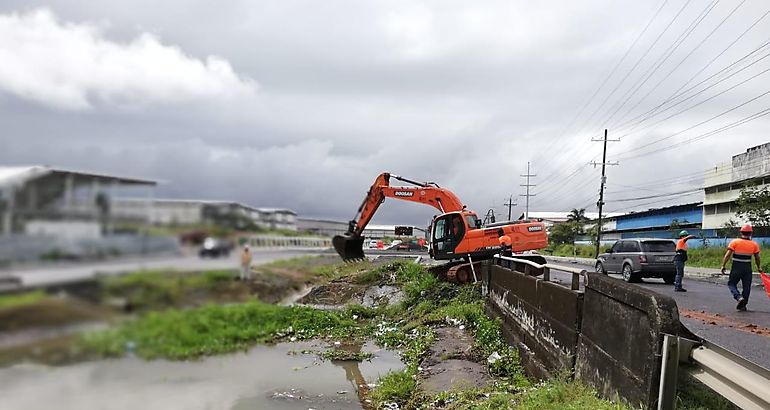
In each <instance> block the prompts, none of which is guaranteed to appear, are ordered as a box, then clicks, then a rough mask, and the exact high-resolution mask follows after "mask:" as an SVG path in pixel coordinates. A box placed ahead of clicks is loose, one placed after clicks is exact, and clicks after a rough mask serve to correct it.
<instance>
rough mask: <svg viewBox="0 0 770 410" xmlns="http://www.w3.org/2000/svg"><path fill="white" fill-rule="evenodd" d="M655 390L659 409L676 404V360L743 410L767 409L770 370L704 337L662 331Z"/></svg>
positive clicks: (662, 409) (673, 406)
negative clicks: (658, 386) (682, 335)
mask: <svg viewBox="0 0 770 410" xmlns="http://www.w3.org/2000/svg"><path fill="white" fill-rule="evenodd" d="M661 360H662V365H661V370H660V388H659V390H658V393H659V395H658V409H659V410H672V409H674V408H675V407H676V384H677V377H678V373H679V364H680V363H688V364H691V365H692V366H688V367H686V368H685V371H687V373H689V375H690V376H692V377H693V378H695V379H696V380H698V381H700V382H701V383H703V384H704V385H705V386H707V387H708V388H710V389H711V390H713V391H714V392H716V393H717V394H719V395H721V396H722V397H724V398H725V399H727V400H729V401H731V402H732V403H733V404H735V405H736V406H738V407H740V408H742V409H746V410H753V409H757V410H766V409H770V370H767V369H765V368H763V367H761V366H759V365H757V364H755V363H752V362H751V361H748V360H746V359H744V358H742V357H740V356H738V355H736V354H735V353H732V352H730V351H728V350H726V349H724V348H722V347H719V346H717V345H715V344H713V343H709V342H707V341H705V340H704V341H701V342H696V341H693V340H689V339H685V338H683V337H679V336H673V335H665V336H664V339H663V355H662V358H661Z"/></svg>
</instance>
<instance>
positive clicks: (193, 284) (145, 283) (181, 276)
mask: <svg viewBox="0 0 770 410" xmlns="http://www.w3.org/2000/svg"><path fill="white" fill-rule="evenodd" d="M236 276H237V273H236V272H235V271H230V270H211V271H204V272H198V273H189V272H184V273H182V272H173V271H140V272H134V273H130V274H127V275H122V276H114V277H109V278H104V279H102V280H101V282H102V289H103V294H104V296H105V297H121V298H125V299H126V302H127V303H128V304H129V306H131V307H132V308H133V309H136V310H142V311H144V310H151V309H163V308H167V307H179V306H181V305H183V304H185V303H186V302H187V301H188V300H187V299H188V298H189V297H190V296H191V295H193V294H196V293H200V292H203V291H223V290H226V289H230V290H232V289H235V288H237V287H239V286H240V285H239V284H238V283H236V282H234V281H233V280H234V279H235V278H236Z"/></svg>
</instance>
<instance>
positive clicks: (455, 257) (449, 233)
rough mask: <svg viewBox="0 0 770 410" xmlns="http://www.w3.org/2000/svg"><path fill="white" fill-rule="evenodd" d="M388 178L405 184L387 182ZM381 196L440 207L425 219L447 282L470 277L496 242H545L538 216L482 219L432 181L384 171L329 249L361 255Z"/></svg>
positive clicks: (525, 246) (522, 247) (526, 245)
mask: <svg viewBox="0 0 770 410" xmlns="http://www.w3.org/2000/svg"><path fill="white" fill-rule="evenodd" d="M391 178H392V179H396V180H398V181H401V182H404V183H407V184H410V185H409V186H391V185H390V180H391ZM386 198H395V199H400V200H404V201H411V202H417V203H421V204H425V205H430V206H432V207H434V208H436V209H438V210H439V211H440V212H441V214H440V215H437V216H435V217H434V218H433V221H432V222H431V224H430V237H429V238H430V239H429V254H430V256H431V257H432V258H434V259H436V260H447V261H449V262H448V263H447V264H446V265H444V266H446V270H445V272H446V273H445V274H446V279H448V280H450V281H453V282H460V283H463V282H468V281H470V279H471V273H472V272H473V271H474V266H473V264H474V263H478V262H479V261H481V260H484V259H489V258H491V257H492V256H493V255H495V254H497V253H500V252H501V250H503V247H502V246H501V243H505V245H506V246H509V247H510V251H511V252H525V251H533V250H538V249H543V248H545V247H547V246H548V238H547V236H546V231H545V226H544V224H543V223H542V222H540V221H529V220H525V221H505V222H498V223H492V224H487V225H482V221H481V220H480V219H479V217H478V216H477V214H476V213H475V212H473V211H470V210H468V209H466V207H465V205H463V203H462V201H460V199H459V198H458V197H457V196H456V195H455V194H454V193H452V191H450V190H448V189H446V188H441V187H440V186H438V185H437V184H436V183H434V182H417V181H413V180H410V179H407V178H403V177H400V176H397V175H392V174H390V173H387V172H385V173H382V174H380V175H379V176H378V177H377V179H376V180H375V181H374V183H373V184H372V186H371V188H369V192H368V193H367V194H366V197H365V198H364V201H363V202H362V203H361V206H360V207H359V208H358V212H357V213H356V216H355V217H354V219H353V220H351V221H350V223H349V226H348V232H347V233H346V234H345V235H344V236H343V235H338V236H335V237H334V238H333V239H332V242H333V244H334V249H335V250H336V251H337V253H339V255H340V256H341V257H342V258H343V259H344V260H346V261H347V260H356V259H363V258H364V257H365V256H364V251H363V244H364V236H363V231H364V228H366V225H367V224H368V223H369V221H371V219H372V217H373V216H374V214H375V213H376V212H377V209H378V208H379V206H380V205H381V204H382V203H383V202H384V201H385V199H386ZM501 238H503V239H504V240H501ZM517 258H523V259H529V260H531V261H533V262H537V263H539V264H543V263H545V259H544V258H543V257H542V256H539V255H517Z"/></svg>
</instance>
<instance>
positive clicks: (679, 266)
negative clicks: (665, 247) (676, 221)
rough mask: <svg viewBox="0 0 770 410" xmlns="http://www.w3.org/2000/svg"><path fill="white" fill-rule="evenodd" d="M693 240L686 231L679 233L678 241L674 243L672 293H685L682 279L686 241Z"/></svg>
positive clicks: (685, 260) (685, 257) (685, 259)
mask: <svg viewBox="0 0 770 410" xmlns="http://www.w3.org/2000/svg"><path fill="white" fill-rule="evenodd" d="M693 238H695V235H690V233H689V232H687V231H684V230H682V231H680V232H679V240H678V241H677V242H676V254H675V255H674V266H676V276H675V277H674V292H687V289H685V288H683V287H682V278H684V263H685V262H687V241H688V240H690V239H693Z"/></svg>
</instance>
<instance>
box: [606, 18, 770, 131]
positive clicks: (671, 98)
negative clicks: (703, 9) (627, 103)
mask: <svg viewBox="0 0 770 410" xmlns="http://www.w3.org/2000/svg"><path fill="white" fill-rule="evenodd" d="M768 14H770V12H767V13H765V14H764V15H763V16H762V17H761V18H760V19H762V18H764V17H765V16H767V15H768ZM758 22H759V20H757V21H756V22H755V23H754V24H756V23H758ZM752 26H753V25H752ZM747 32H748V30H747V31H744V32H743V33H742V34H741V36H739V37H738V39H740V37H742V36H743V35H745V34H746V33H747ZM738 39H736V40H735V41H737V40H738ZM735 41H734V42H733V43H732V44H734V43H735ZM732 44H731V45H732ZM768 45H770V40H768V41H766V42H765V43H763V44H762V45H760V46H759V47H757V48H755V49H754V50H752V51H751V52H749V53H748V54H746V55H744V56H743V57H741V58H739V59H738V60H735V61H733V62H732V63H730V64H728V65H727V66H726V67H723V68H722V69H721V70H718V71H717V72H715V73H713V74H711V75H710V76H708V77H706V78H705V79H703V80H701V81H700V82H698V83H697V84H695V85H693V86H691V87H690V88H688V89H686V90H684V91H681V90H682V88H684V87H686V86H687V84H689V83H690V82H691V81H692V80H693V79H694V78H695V77H697V76H698V75H699V74H700V73H702V72H703V71H704V70H705V69H706V68H707V67H708V66H710V65H711V64H712V63H713V62H714V61H715V59H712V60H711V61H710V62H709V63H708V64H707V65H706V66H705V67H703V69H701V70H700V71H699V72H698V73H696V74H695V75H694V76H693V77H692V78H691V79H690V80H688V81H687V82H686V83H685V84H683V85H682V86H681V87H679V89H678V90H677V91H675V92H674V93H673V94H672V95H671V96H669V97H668V98H667V99H666V100H664V101H663V102H662V103H660V104H658V105H657V106H655V107H653V108H652V109H650V110H648V111H647V112H645V113H643V114H639V115H637V116H636V117H634V118H632V119H630V120H628V121H626V122H624V123H622V124H620V125H618V129H624V128H627V127H628V126H629V125H631V126H632V127H635V126H636V125H638V124H640V123H642V122H644V121H646V120H647V119H649V118H652V117H654V116H655V115H657V113H656V111H657V110H658V109H660V108H661V107H663V106H664V105H666V104H668V103H669V102H671V101H674V100H676V99H677V98H679V97H681V96H683V95H685V94H687V93H689V92H690V91H692V90H694V89H695V88H697V87H698V86H700V85H702V84H704V83H706V82H707V81H709V80H711V79H712V78H715V77H717V76H719V75H720V74H724V73H728V72H730V70H732V68H733V67H734V66H736V65H738V64H739V63H741V62H742V61H744V60H746V59H747V58H749V57H751V56H752V55H754V54H755V53H757V52H759V51H760V50H762V49H763V48H765V47H767V46H768ZM728 48H729V46H728ZM725 51H727V48H725V49H724V50H722V53H724V52H725ZM722 53H720V54H719V55H722ZM767 56H768V55H765V56H764V57H761V58H759V59H757V60H755V61H753V62H752V63H750V64H748V65H747V66H746V67H743V68H741V69H740V70H738V71H737V72H735V73H733V74H730V75H729V76H727V77H725V78H723V79H721V80H718V81H716V82H715V83H714V84H711V85H709V86H706V88H704V89H703V90H701V91H699V92H698V93H696V94H695V95H697V94H700V93H701V92H703V91H706V90H708V89H710V88H712V87H714V86H715V85H717V84H719V83H721V82H722V81H724V80H726V79H727V78H731V77H732V76H734V75H735V74H737V73H739V72H741V71H743V70H745V69H747V68H748V67H750V66H753V65H754V64H756V63H758V62H759V61H761V60H763V59H764V58H766V57H767ZM680 91H681V92H680ZM692 97H693V96H690V97H687V98H686V99H684V100H682V101H680V102H677V103H675V104H673V105H671V106H669V107H668V108H666V109H664V110H663V111H667V110H669V109H671V108H673V107H674V106H676V105H679V104H681V103H682V102H685V101H687V100H689V99H690V98H692ZM639 118H642V119H641V120H639V121H638V122H636V123H635V124H631V123H632V122H634V121H636V120H638V119H639ZM621 138H622V137H621Z"/></svg>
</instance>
